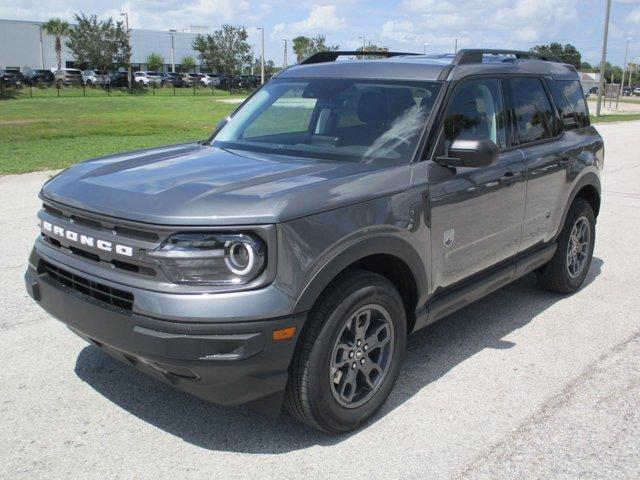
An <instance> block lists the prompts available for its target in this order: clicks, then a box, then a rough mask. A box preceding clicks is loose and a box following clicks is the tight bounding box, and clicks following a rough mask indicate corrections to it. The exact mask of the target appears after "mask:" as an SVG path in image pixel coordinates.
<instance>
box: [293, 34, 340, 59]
mask: <svg viewBox="0 0 640 480" xmlns="http://www.w3.org/2000/svg"><path fill="white" fill-rule="evenodd" d="M339 48H340V46H339V45H327V37H325V36H324V35H317V36H315V37H312V38H309V37H305V36H302V35H300V36H298V37H296V38H294V39H293V51H294V52H295V53H296V59H297V61H298V63H300V62H301V61H302V60H304V59H305V58H306V57H308V56H309V55H313V54H314V53H317V52H334V51H336V50H338V49H339Z"/></svg>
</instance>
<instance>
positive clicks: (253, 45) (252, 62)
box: [251, 43, 256, 76]
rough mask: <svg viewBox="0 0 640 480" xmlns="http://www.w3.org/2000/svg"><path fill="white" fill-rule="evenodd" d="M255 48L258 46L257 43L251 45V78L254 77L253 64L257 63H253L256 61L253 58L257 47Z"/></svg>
mask: <svg viewBox="0 0 640 480" xmlns="http://www.w3.org/2000/svg"><path fill="white" fill-rule="evenodd" d="M255 46H256V44H255V43H252V44H251V76H253V64H254V63H255V62H254V61H253V60H254V58H255V57H254V56H253V47H255Z"/></svg>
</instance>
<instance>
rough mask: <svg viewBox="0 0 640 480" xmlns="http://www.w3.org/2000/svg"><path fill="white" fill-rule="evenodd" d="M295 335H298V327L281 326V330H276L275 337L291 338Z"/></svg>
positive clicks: (281, 338) (277, 338) (276, 338)
mask: <svg viewBox="0 0 640 480" xmlns="http://www.w3.org/2000/svg"><path fill="white" fill-rule="evenodd" d="M295 335H296V327H287V328H281V329H280V330H274V332H273V339H274V340H289V339H290V338H293V337H295Z"/></svg>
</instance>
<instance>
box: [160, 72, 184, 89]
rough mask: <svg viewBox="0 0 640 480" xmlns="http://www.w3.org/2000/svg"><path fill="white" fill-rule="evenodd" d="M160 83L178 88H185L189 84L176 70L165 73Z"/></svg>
mask: <svg viewBox="0 0 640 480" xmlns="http://www.w3.org/2000/svg"><path fill="white" fill-rule="evenodd" d="M160 85H163V86H165V85H166V86H173V87H176V88H184V87H186V86H187V84H186V83H185V81H184V80H183V79H182V76H181V75H180V74H179V73H175V72H169V73H163V74H162V76H161V78H160Z"/></svg>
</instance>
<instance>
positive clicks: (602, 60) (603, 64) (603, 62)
mask: <svg viewBox="0 0 640 480" xmlns="http://www.w3.org/2000/svg"><path fill="white" fill-rule="evenodd" d="M610 16H611V0H607V13H606V15H605V18H604V38H603V39H602V57H601V58H600V85H599V86H598V104H597V106H596V115H597V116H600V110H601V107H602V95H603V93H604V92H603V91H604V88H605V85H604V82H605V81H606V78H605V67H606V66H607V40H608V37H609V17H610Z"/></svg>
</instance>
